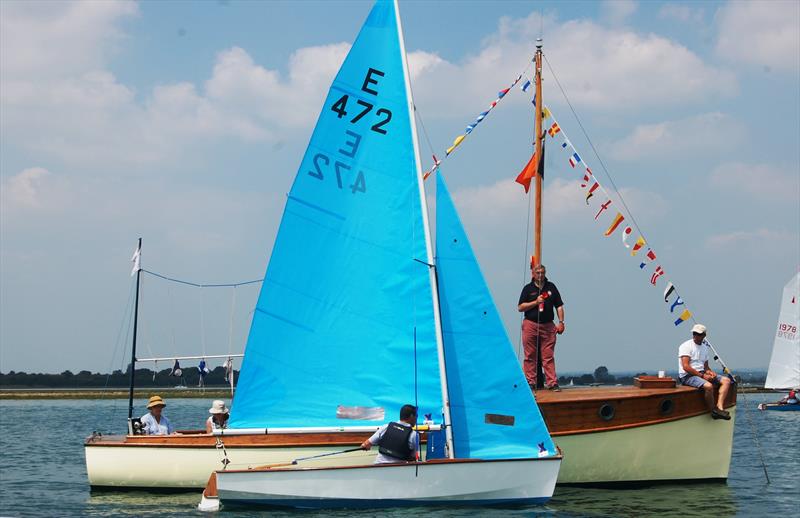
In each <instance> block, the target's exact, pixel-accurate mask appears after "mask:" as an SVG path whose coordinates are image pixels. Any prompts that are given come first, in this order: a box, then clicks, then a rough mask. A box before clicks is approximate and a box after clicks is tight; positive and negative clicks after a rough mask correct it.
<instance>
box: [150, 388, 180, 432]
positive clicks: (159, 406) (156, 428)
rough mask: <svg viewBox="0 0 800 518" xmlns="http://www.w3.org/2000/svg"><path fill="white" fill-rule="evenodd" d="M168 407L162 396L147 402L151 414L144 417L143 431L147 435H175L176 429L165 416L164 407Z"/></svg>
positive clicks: (154, 397)
mask: <svg viewBox="0 0 800 518" xmlns="http://www.w3.org/2000/svg"><path fill="white" fill-rule="evenodd" d="M165 406H167V404H166V403H164V400H163V399H162V398H161V396H153V397H151V398H150V400H149V401H148V402H147V410H149V413H147V414H145V415H143V416H142V431H143V432H144V434H145V435H170V434H173V433H175V429H174V428H173V427H172V424H171V423H170V422H169V419H167V416H165V415H163V411H164V407H165Z"/></svg>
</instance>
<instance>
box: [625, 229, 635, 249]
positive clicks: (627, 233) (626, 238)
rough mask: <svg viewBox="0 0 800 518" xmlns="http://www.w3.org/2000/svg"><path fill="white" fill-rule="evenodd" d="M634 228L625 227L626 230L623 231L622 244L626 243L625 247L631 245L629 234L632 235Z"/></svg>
mask: <svg viewBox="0 0 800 518" xmlns="http://www.w3.org/2000/svg"><path fill="white" fill-rule="evenodd" d="M631 232H633V229H632V228H631V227H625V230H623V231H622V244H623V245H625V248H630V247H631V245H629V244H628V236H629V235H631Z"/></svg>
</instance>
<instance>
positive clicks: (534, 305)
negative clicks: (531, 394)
mask: <svg viewBox="0 0 800 518" xmlns="http://www.w3.org/2000/svg"><path fill="white" fill-rule="evenodd" d="M531 271H532V274H533V275H532V276H533V280H532V281H531V282H530V283H529V284H526V285H525V287H524V288H522V293H521V294H520V296H519V305H518V306H517V310H518V311H520V312H524V313H525V319H524V320H523V321H522V345H523V348H524V349H525V360H524V361H523V362H522V368H523V369H522V370H523V371H525V377H526V378H527V379H528V385H530V386H531V390H534V389H536V388H537V385H536V383H537V378H538V369H539V356H541V358H542V371H543V372H544V377H545V387H547V388H548V389H549V390H555V391H559V390H561V389H560V388H559V387H558V377H557V376H556V361H555V350H556V334H561V333H563V332H564V329H565V324H564V302H563V301H562V300H561V294H560V293H559V292H558V288H556V285H555V284H553V283H552V282H550V281H549V280H548V279H547V277H546V276H545V273H546V269H545V267H544V265H543V264H535V263H534V261H533V260H531ZM554 309H555V312H556V313H558V320H559V323H558V325H556V324H554V323H553V317H554V311H553V310H554Z"/></svg>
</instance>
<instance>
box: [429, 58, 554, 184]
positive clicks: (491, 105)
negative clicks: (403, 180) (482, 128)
mask: <svg viewBox="0 0 800 518" xmlns="http://www.w3.org/2000/svg"><path fill="white" fill-rule="evenodd" d="M520 79H522V74H520V75H518V76H517V78H516V79H514V82H513V83H511V85H510V86H509V87H508V88H504V89H502V90H500V91H499V92H498V93H497V98H496V99H495V100H494V101H492V102H491V103H489V108H488V109H487V110H485V111H482V112H481V113H479V114H478V116H477V117H476V118H475V121H474V122H472V123H471V124H469V125H468V126H467V128H466V130H464V133H463V134H462V135H459V136H457V137H456V138H455V139H454V140H453V144H452V145H451V146H450V147H448V148H447V150H446V151H445V154H444V155H445V158H447V157H449V156H450V153H452V152H453V151H455V150H456V148H457V147H458V146H460V145H461V143H462V142H464V139H465V138H466V137H467V135H469V134H470V133H472V130H474V129H475V127H476V126H477V125H478V124H480V123H481V121H483V120H484V119H485V118H486V116H487V115H489V112H490V111H492V110H493V109H494V107H495V106H497V103H499V102H500V100H501V99H503V98H504V97H505V96H506V94H507V93H508V92H510V91H511V89H512V88H514V87H515V86H517V83H519V81H520ZM528 82H529V83H530V81H528ZM529 86H530V85H529ZM547 113H548V114H549V113H550V112H549V110H548V111H547ZM440 165H441V162H439V161H436V160H434V164H433V165H432V166H431V167H430V169H428V170H427V171H425V173H424V174H423V175H422V179H423V180H427V179H428V177H429V176H430V175H432V174H433V173H435V172H436V170H437V169H439V166H440Z"/></svg>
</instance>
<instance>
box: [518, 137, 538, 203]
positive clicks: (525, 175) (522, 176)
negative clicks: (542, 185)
mask: <svg viewBox="0 0 800 518" xmlns="http://www.w3.org/2000/svg"><path fill="white" fill-rule="evenodd" d="M542 157H544V141H543V142H542ZM537 174H540V175H542V179H544V160H539V157H537V156H536V153H534V154H533V155H531V159H530V160H528V163H527V164H525V167H524V168H523V169H522V172H521V173H519V175H517V179H516V180H515V181H516V182H517V183H518V184H520V185H522V186H523V187H525V192H528V191H529V190H530V189H531V180H532V179H533V178H536V175H537Z"/></svg>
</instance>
